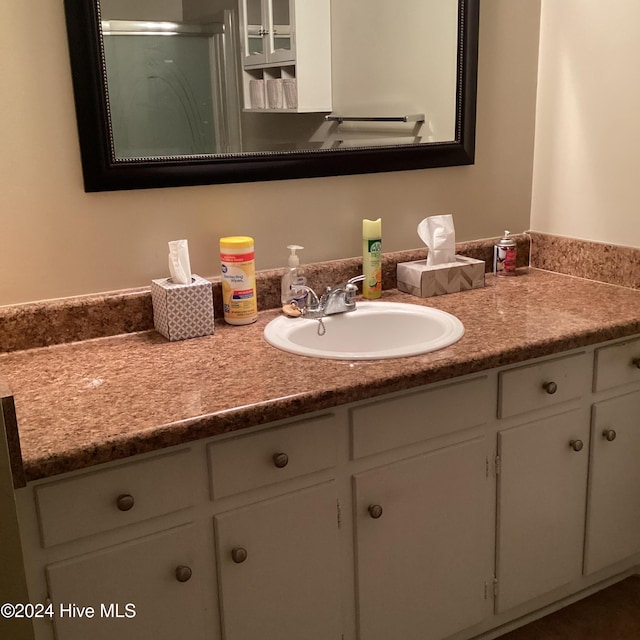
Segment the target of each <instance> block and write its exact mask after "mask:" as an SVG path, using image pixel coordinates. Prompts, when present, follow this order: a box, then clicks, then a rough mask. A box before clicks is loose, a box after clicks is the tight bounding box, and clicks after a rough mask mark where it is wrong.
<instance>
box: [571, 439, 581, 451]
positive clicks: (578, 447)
mask: <svg viewBox="0 0 640 640" xmlns="http://www.w3.org/2000/svg"><path fill="white" fill-rule="evenodd" d="M569 446H570V447H571V448H572V449H573V450H574V451H582V447H584V442H582V440H571V442H569Z"/></svg>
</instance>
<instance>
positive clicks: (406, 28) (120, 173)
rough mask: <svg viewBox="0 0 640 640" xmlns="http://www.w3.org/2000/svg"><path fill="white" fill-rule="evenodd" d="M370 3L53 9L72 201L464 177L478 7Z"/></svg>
mask: <svg viewBox="0 0 640 640" xmlns="http://www.w3.org/2000/svg"><path fill="white" fill-rule="evenodd" d="M371 2H372V0H126V1H125V0H65V11H66V20H67V33H68V39H69V51H70V59H71V69H72V76H73V84H74V95H75V103H76V116H77V122H78V132H79V139H80V149H81V157H82V167H83V176H84V184H85V190H86V191H108V190H119V189H140V188H153V187H168V186H186V185H198V184H215V183H225V182H249V181H256V180H277V179H290V178H302V177H314V176H330V175H346V174H356V173H371V172H378V171H396V170H407V169H422V168H430V167H443V166H454V165H462V164H471V163H473V159H474V145H475V103H476V79H477V46H478V22H479V0H399V2H397V3H389V2H387V1H386V0H380V4H379V6H378V5H376V9H375V10H371V7H372V5H371ZM399 6H400V7H403V9H402V11H399V10H398V7H399Z"/></svg>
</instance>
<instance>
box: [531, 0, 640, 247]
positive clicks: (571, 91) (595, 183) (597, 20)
mask: <svg viewBox="0 0 640 640" xmlns="http://www.w3.org/2000/svg"><path fill="white" fill-rule="evenodd" d="M638 25H640V2H638V0H609V1H608V2H606V3H603V2H601V1H599V0H563V1H562V2H558V1H557V0H542V21H541V35H540V66H539V83H538V107H537V118H536V135H535V162H534V180H533V198H532V210H531V227H532V229H535V230H537V231H544V232H547V233H554V234H558V235H565V236H573V237H579V238H584V239H588V240H596V241H601V242H611V243H617V244H623V245H629V246H633V247H640V213H639V204H638V196H639V188H640V154H639V153H638V149H640V119H639V117H638V114H639V113H640V82H639V81H638V68H637V65H638V60H639V59H640V38H639V37H638Z"/></svg>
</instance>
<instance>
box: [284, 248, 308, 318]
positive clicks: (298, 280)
mask: <svg viewBox="0 0 640 640" xmlns="http://www.w3.org/2000/svg"><path fill="white" fill-rule="evenodd" d="M287 249H289V251H290V252H291V254H290V255H289V260H288V262H289V268H288V269H287V271H286V273H285V274H284V275H283V276H282V286H281V295H280V300H281V302H282V305H283V306H284V305H286V304H289V303H290V302H291V301H292V300H304V299H305V298H306V296H307V293H306V291H305V292H302V291H301V292H296V287H299V286H302V285H305V284H306V283H307V279H306V278H305V277H304V276H303V275H302V272H301V270H300V256H298V255H297V254H296V251H300V250H301V249H304V247H301V246H300V245H299V244H289V245H287Z"/></svg>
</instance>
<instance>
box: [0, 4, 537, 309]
mask: <svg viewBox="0 0 640 640" xmlns="http://www.w3.org/2000/svg"><path fill="white" fill-rule="evenodd" d="M5 5H6V6H4V7H3V21H2V23H0V77H2V79H3V84H2V92H1V93H0V140H2V154H0V176H1V184H0V234H2V236H1V238H2V250H1V251H0V305H3V304H13V303H18V302H26V301H32V300H40V299H48V298H56V297H62V296H69V295H76V294H85V293H91V292H100V291H109V290H114V289H122V288H127V287H137V286H145V285H147V284H148V283H149V281H150V279H151V278H155V277H162V276H164V275H165V274H166V273H167V258H166V254H167V244H166V243H167V241H169V240H174V239H177V238H187V239H188V240H189V245H190V248H191V254H192V267H193V270H194V271H195V272H196V273H198V274H200V275H203V276H212V275H216V274H218V273H219V262H218V247H217V244H218V238H219V237H220V236H224V235H230V234H250V235H253V236H254V237H255V241H256V251H257V267H258V268H259V269H265V268H270V267H276V266H282V265H283V264H284V262H285V260H286V253H287V252H286V249H285V245H287V244H289V243H292V242H295V243H300V244H302V245H304V246H305V247H307V248H306V249H305V251H304V252H303V260H305V261H306V262H314V261H320V260H329V259H336V258H343V257H350V256H356V255H358V253H359V252H360V247H361V240H360V230H361V224H362V223H361V220H362V218H363V217H371V218H376V217H378V216H382V218H383V230H384V240H383V242H384V250H385V251H398V250H402V249H410V248H414V247H417V246H419V245H420V241H419V239H418V237H417V235H416V232H415V229H416V225H417V223H418V221H419V220H420V219H421V218H423V217H424V216H426V215H430V214H436V213H446V212H449V213H452V214H453V215H454V219H455V222H456V230H457V235H458V239H460V240H470V239H475V238H483V237H490V236H495V235H498V234H500V233H501V232H502V230H503V229H505V228H509V229H510V230H512V231H514V232H515V231H522V230H524V229H525V228H527V227H528V226H529V213H530V198H531V175H532V159H533V124H534V110H535V89H536V69H537V52H538V18H539V15H538V12H539V0H534V1H528V2H526V3H525V2H513V0H482V7H481V34H480V72H479V76H480V77H479V88H478V135H477V153H476V164H475V165H473V166H468V167H451V168H443V169H427V170H421V171H408V172H401V173H398V172H395V173H384V174H373V175H362V176H344V177H334V178H315V179H308V180H290V181H278V182H263V183H253V184H230V185H213V186H201V187H182V188H172V189H153V190H146V191H144V190H143V191H132V192H114V193H93V194H87V193H84V191H83V187H82V175H81V167H80V155H79V149H78V139H77V132H76V123H75V113H74V104H73V93H72V87H71V75H70V70H69V60H68V53H67V45H66V31H65V23H64V14H63V3H62V2H59V1H58V0H46V1H44V2H43V0H20V1H18V0H14V1H12V2H9V3H5Z"/></svg>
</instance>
